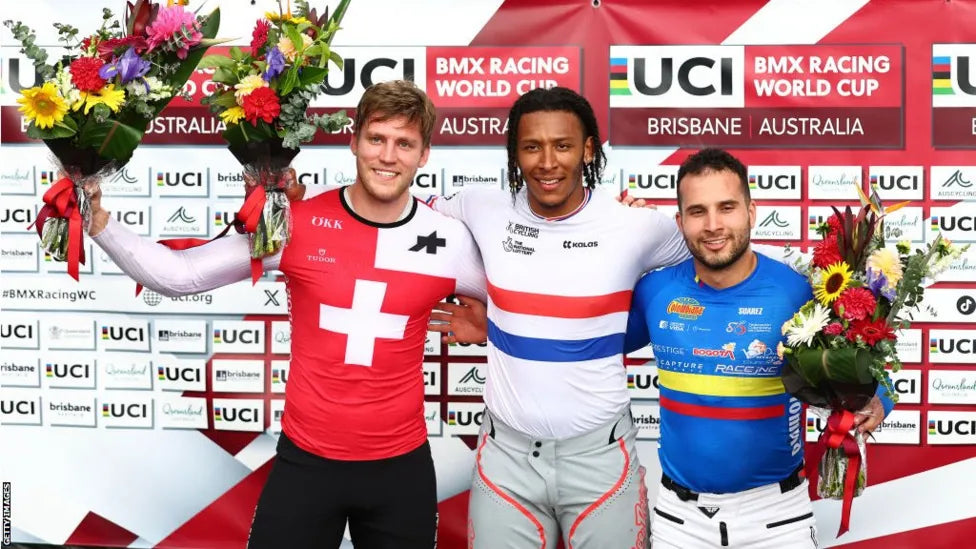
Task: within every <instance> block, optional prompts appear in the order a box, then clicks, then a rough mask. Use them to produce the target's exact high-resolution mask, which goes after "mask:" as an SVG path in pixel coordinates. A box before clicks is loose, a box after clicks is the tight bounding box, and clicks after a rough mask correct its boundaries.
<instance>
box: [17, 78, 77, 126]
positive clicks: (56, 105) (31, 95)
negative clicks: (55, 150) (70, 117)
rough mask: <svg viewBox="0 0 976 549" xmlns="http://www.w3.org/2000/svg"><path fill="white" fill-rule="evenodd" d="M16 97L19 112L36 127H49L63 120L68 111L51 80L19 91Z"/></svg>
mask: <svg viewBox="0 0 976 549" xmlns="http://www.w3.org/2000/svg"><path fill="white" fill-rule="evenodd" d="M21 95H22V97H19V98H17V102H18V103H20V112H22V113H24V116H25V117H26V118H27V119H28V120H30V121H31V122H33V123H34V124H35V125H36V126H37V127H38V128H41V129H49V128H53V127H54V125H55V124H57V123H59V122H61V121H62V120H64V115H65V114H67V113H68V105H67V104H65V102H64V99H62V98H61V96H60V95H58V90H57V88H55V86H54V83H53V82H45V83H44V85H43V86H40V87H34V88H30V89H27V90H24V91H23V92H21Z"/></svg>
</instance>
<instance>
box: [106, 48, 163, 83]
mask: <svg viewBox="0 0 976 549" xmlns="http://www.w3.org/2000/svg"><path fill="white" fill-rule="evenodd" d="M150 66H151V64H150V63H149V61H146V60H145V59H142V58H141V57H139V55H138V54H137V53H136V50H135V48H129V49H127V50H125V53H124V54H122V57H113V58H112V62H111V63H106V64H104V65H102V68H101V69H99V70H98V76H101V77H102V78H104V79H105V80H111V79H112V78H114V77H115V76H116V75H118V77H119V80H120V82H121V83H122V84H126V83H128V82H131V81H133V80H135V79H136V78H142V77H143V76H145V74H146V73H147V72H149V67H150Z"/></svg>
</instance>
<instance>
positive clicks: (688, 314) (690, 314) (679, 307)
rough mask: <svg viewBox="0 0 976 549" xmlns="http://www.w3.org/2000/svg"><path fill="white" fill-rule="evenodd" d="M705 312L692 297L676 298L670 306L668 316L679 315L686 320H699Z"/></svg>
mask: <svg viewBox="0 0 976 549" xmlns="http://www.w3.org/2000/svg"><path fill="white" fill-rule="evenodd" d="M704 312H705V307H704V306H703V305H699V304H698V301H697V300H695V299H693V298H690V297H676V298H674V299H673V300H671V303H669V304H668V314H671V315H678V318H682V319H684V320H698V317H700V316H701V315H702V313H704Z"/></svg>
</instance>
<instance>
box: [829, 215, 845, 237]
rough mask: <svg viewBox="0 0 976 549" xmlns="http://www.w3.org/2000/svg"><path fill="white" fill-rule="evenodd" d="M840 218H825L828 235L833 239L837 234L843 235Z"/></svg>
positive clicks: (834, 216) (835, 216) (833, 216)
mask: <svg viewBox="0 0 976 549" xmlns="http://www.w3.org/2000/svg"><path fill="white" fill-rule="evenodd" d="M843 223H844V222H843V221H841V218H840V217H838V216H837V214H834V215H832V216H830V217H828V218H827V227H828V228H829V229H828V234H830V235H831V236H833V237H837V235H838V234H844V225H843Z"/></svg>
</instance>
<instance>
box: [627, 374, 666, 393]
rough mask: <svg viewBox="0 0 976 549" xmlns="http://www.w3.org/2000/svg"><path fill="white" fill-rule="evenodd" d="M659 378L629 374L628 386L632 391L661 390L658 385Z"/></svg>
mask: <svg viewBox="0 0 976 549" xmlns="http://www.w3.org/2000/svg"><path fill="white" fill-rule="evenodd" d="M657 379H658V377H657V376H656V375H650V374H629V375H628V376H627V386H628V387H630V388H631V389H650V388H652V387H653V388H654V389H660V387H659V386H658V384H657Z"/></svg>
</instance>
